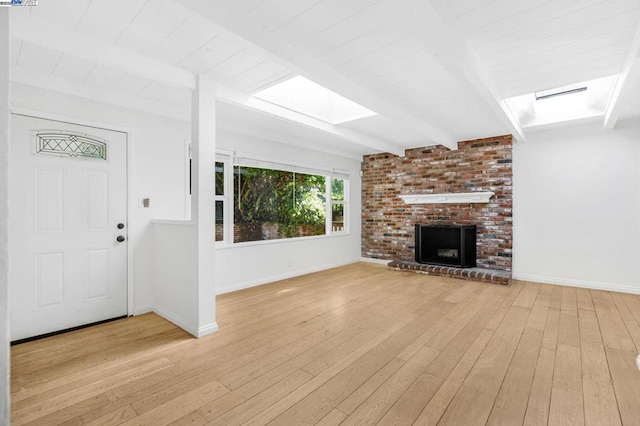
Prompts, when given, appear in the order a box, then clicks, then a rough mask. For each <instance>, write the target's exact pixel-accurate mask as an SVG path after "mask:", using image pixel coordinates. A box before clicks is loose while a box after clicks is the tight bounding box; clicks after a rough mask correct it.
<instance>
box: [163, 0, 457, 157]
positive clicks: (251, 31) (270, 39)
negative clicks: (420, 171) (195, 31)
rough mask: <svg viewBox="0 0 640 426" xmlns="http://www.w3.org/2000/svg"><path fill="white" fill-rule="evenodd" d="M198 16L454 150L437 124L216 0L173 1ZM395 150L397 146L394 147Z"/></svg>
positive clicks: (449, 137)
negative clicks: (413, 112) (388, 98)
mask: <svg viewBox="0 0 640 426" xmlns="http://www.w3.org/2000/svg"><path fill="white" fill-rule="evenodd" d="M175 1H176V2H177V3H179V4H181V5H182V6H184V7H185V8H186V9H189V10H191V11H193V12H195V13H197V14H199V15H200V16H203V17H206V18H208V19H209V20H210V21H211V22H213V23H214V24H216V25H218V26H219V27H221V28H224V29H226V30H227V31H230V32H232V33H234V34H236V35H238V36H240V37H241V38H243V39H245V40H246V41H248V42H250V43H251V44H253V45H254V46H257V47H258V48H261V49H262V50H263V51H264V52H265V54H266V55H268V56H269V57H270V58H271V59H272V60H274V61H276V62H278V63H280V64H282V65H283V66H285V67H287V68H289V69H291V70H292V71H294V72H296V73H298V74H300V75H302V76H304V77H306V78H308V79H310V80H312V81H314V82H316V83H318V84H320V85H321V86H324V87H326V88H327V89H329V90H332V91H334V92H336V93H338V94H340V95H342V96H344V97H346V98H348V99H350V100H352V101H354V102H357V103H359V104H360V105H362V106H364V107H365V108H368V109H370V110H372V111H374V112H376V113H378V114H380V115H382V116H384V117H387V118H389V119H392V120H394V121H396V122H398V123H401V124H403V125H405V126H408V127H409V128H411V129H414V130H415V131H417V132H419V133H420V134H421V135H423V136H424V137H425V138H427V139H428V141H429V142H430V143H433V144H441V145H444V146H446V147H448V148H450V149H457V148H458V147H457V142H456V141H455V140H454V138H453V137H452V136H450V135H449V134H448V133H447V132H445V131H443V130H442V129H440V128H439V127H438V126H435V125H433V124H432V123H429V122H427V121H425V120H424V119H422V118H420V117H417V116H415V115H413V114H411V113H410V112H408V111H406V110H405V109H403V108H401V107H399V106H397V105H395V104H393V103H391V102H389V101H388V100H386V99H384V98H382V97H380V96H378V95H377V94H375V93H373V92H372V91H371V90H369V89H366V88H364V87H362V86H361V85H359V84H357V83H356V82H354V81H353V80H351V79H349V78H347V77H346V76H344V75H343V74H340V73H338V72H337V71H335V70H334V69H333V68H331V67H329V66H327V65H325V64H324V63H323V62H321V61H319V60H318V59H316V58H315V57H313V56H311V55H309V54H308V53H306V52H304V51H303V50H301V49H299V48H297V47H295V46H293V45H291V44H289V43H287V42H286V41H285V40H282V39H280V38H278V37H276V36H275V35H273V34H272V33H271V32H269V31H268V30H266V29H263V28H262V27H261V26H260V25H259V23H257V22H255V21H254V20H253V19H251V18H250V17H247V16H239V15H238V14H236V13H234V12H232V11H230V10H229V8H228V7H227V6H226V5H225V3H226V2H225V1H220V0H175ZM397 149H399V146H397V148H396V150H397Z"/></svg>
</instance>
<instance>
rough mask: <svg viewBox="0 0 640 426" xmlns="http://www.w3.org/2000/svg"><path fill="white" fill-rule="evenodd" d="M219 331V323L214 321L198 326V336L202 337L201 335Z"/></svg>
mask: <svg viewBox="0 0 640 426" xmlns="http://www.w3.org/2000/svg"><path fill="white" fill-rule="evenodd" d="M217 331H218V323H217V322H215V321H214V322H212V323H211V324H207V325H205V326H202V327H200V328H198V335H197V336H196V337H197V338H201V337H204V336H208V335H210V334H213V333H215V332H217Z"/></svg>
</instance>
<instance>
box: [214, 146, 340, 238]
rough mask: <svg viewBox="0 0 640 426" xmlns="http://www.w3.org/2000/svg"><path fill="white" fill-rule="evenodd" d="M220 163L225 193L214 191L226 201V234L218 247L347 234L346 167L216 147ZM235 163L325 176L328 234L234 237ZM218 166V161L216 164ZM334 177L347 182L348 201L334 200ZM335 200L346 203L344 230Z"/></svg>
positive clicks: (326, 225) (224, 213)
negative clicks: (337, 223)
mask: <svg viewBox="0 0 640 426" xmlns="http://www.w3.org/2000/svg"><path fill="white" fill-rule="evenodd" d="M215 162H216V163H223V164H224V195H214V203H215V201H222V202H223V206H224V210H223V226H224V236H223V240H222V241H216V248H231V247H244V246H250V245H258V244H276V243H282V242H289V241H296V240H306V239H309V238H327V237H331V236H341V235H347V234H349V232H350V228H349V226H350V220H349V198H350V186H349V174H348V173H347V172H345V171H342V170H340V171H336V170H332V171H327V170H322V169H319V168H315V167H313V166H303V165H292V164H286V163H282V162H280V161H275V160H273V161H272V160H269V159H265V158H261V157H256V156H253V155H246V154H243V155H242V156H239V155H238V153H236V152H234V151H230V150H225V149H217V150H216V159H215ZM235 166H246V167H261V168H265V169H271V170H280V171H295V172H297V173H305V174H314V175H320V176H324V177H325V185H326V196H325V198H326V205H325V209H326V218H325V234H324V235H314V236H307V237H293V238H281V239H277V240H260V241H245V242H241V243H236V242H235V241H233V236H234V233H233V232H234V223H235V218H234V202H235V200H234V199H233V194H234V191H233V178H234V176H233V173H234V168H235ZM214 167H215V164H214ZM332 179H342V180H343V182H344V201H337V200H336V201H334V200H333V199H332V196H331V181H332ZM334 204H342V205H343V206H344V227H343V230H342V231H333V223H332V219H333V214H332V213H333V210H332V207H333V205H334Z"/></svg>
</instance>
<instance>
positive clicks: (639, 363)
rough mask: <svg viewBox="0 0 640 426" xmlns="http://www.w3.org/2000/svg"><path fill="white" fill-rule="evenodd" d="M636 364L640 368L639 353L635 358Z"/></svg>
mask: <svg viewBox="0 0 640 426" xmlns="http://www.w3.org/2000/svg"><path fill="white" fill-rule="evenodd" d="M636 365H637V366H638V370H640V355H638V358H636Z"/></svg>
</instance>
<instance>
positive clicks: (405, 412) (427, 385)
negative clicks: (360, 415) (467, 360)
mask: <svg viewBox="0 0 640 426" xmlns="http://www.w3.org/2000/svg"><path fill="white" fill-rule="evenodd" d="M443 382H444V380H443V379H442V378H440V377H437V376H433V375H431V374H429V373H422V374H421V375H420V376H419V377H418V378H417V379H416V381H415V382H413V383H412V384H411V386H410V387H409V388H408V389H407V390H406V392H404V393H403V394H402V395H401V396H400V397H399V398H398V399H397V401H396V402H395V403H394V404H393V406H391V408H390V409H389V410H388V411H387V412H386V414H385V415H384V417H382V418H381V419H380V421H379V422H377V424H378V425H398V426H400V425H409V424H412V423H413V422H414V421H415V419H416V418H417V417H418V416H419V415H420V412H422V410H423V409H424V407H425V406H426V405H427V403H428V402H429V401H430V400H431V398H432V397H433V395H435V393H436V392H437V391H438V389H439V388H440V386H441V385H442V383H443Z"/></svg>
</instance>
